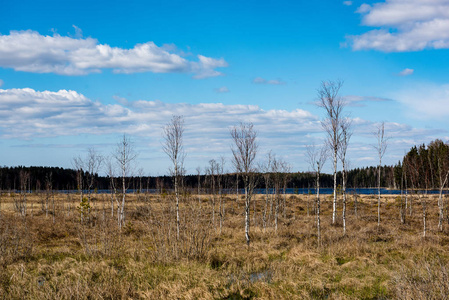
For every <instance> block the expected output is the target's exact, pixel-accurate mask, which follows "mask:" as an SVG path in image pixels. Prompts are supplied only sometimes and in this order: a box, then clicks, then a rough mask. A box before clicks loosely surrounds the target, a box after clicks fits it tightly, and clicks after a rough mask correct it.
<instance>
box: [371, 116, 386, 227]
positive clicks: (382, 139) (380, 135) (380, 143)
mask: <svg viewBox="0 0 449 300" xmlns="http://www.w3.org/2000/svg"><path fill="white" fill-rule="evenodd" d="M374 134H375V136H376V138H377V144H376V145H375V146H374V148H375V149H376V151H377V155H378V157H379V165H378V167H377V169H378V171H377V194H378V198H377V226H380V177H381V174H380V171H381V167H382V158H383V157H384V155H385V152H386V151H387V141H388V138H387V137H386V136H385V122H382V123H380V124H379V125H378V126H377V130H376V132H375V133H374Z"/></svg>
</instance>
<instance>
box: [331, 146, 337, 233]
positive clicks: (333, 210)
mask: <svg viewBox="0 0 449 300" xmlns="http://www.w3.org/2000/svg"><path fill="white" fill-rule="evenodd" d="M337 149H338V148H337V147H335V148H334V200H333V203H332V224H335V222H336V220H337Z"/></svg>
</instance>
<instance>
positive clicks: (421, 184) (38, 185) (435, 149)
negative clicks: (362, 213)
mask: <svg viewBox="0 0 449 300" xmlns="http://www.w3.org/2000/svg"><path fill="white" fill-rule="evenodd" d="M447 170H449V145H448V144H446V143H443V142H442V141H441V140H435V141H432V142H430V143H429V144H428V145H427V146H426V145H424V144H422V145H420V146H414V147H412V148H411V149H410V151H409V152H408V153H407V154H406V155H405V156H404V158H403V160H402V161H399V162H398V163H397V164H396V165H394V166H382V167H381V186H382V187H385V188H391V189H401V188H404V186H407V187H408V188H419V189H438V188H440V187H441V185H442V184H443V181H442V180H443V179H444V178H442V176H443V175H444V174H446V172H447ZM448 174H449V173H448ZM77 175H78V173H77V171H76V170H73V169H64V168H58V167H24V166H17V167H1V168H0V189H1V190H22V189H25V190H27V191H36V190H46V189H49V188H50V189H52V190H59V191H61V190H70V191H73V190H77V189H78V182H79V180H77V178H79V177H77ZM87 175H88V174H87V173H86V172H82V176H81V177H82V178H84V180H87V177H88V176H87ZM272 175H273V174H272ZM283 175H287V177H286V178H287V181H286V182H287V185H286V187H287V188H305V189H307V188H311V189H313V188H314V187H315V178H316V176H315V173H313V172H297V173H288V174H285V173H283ZM214 176H218V175H217V174H215V175H214ZM221 176H223V177H222V182H223V185H224V188H225V189H235V188H236V187H237V186H238V187H239V188H243V182H242V180H241V178H238V182H237V175H236V174H232V173H231V174H223V175H221ZM127 179H128V180H127V182H129V184H128V189H130V190H133V191H137V190H147V189H158V190H161V191H162V190H164V189H172V188H173V182H172V177H171V176H158V177H154V176H141V177H138V176H135V177H129V178H127ZM377 180H378V167H374V166H371V167H364V168H355V169H352V170H349V171H347V187H348V188H372V187H377V184H378V183H377ZM407 180H408V181H407ZM337 181H338V183H339V184H341V182H342V174H341V172H338V173H337ZM212 182H213V181H212V180H211V176H210V175H185V176H182V180H181V183H182V185H183V187H184V188H185V189H197V188H198V185H199V186H200V187H201V189H202V190H203V191H204V192H207V190H208V189H209V188H212ZM25 186H26V188H24V187H25ZM83 186H84V187H85V186H86V184H83ZM320 186H321V187H323V188H331V187H333V178H332V175H331V174H321V176H320ZM443 186H444V184H443ZM21 187H22V188H21ZM110 188H111V180H110V178H109V177H108V176H98V175H97V174H96V175H95V176H94V184H93V187H92V190H95V189H96V190H108V189H110ZM256 188H265V183H264V178H263V174H262V173H257V174H256Z"/></svg>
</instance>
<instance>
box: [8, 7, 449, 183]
mask: <svg viewBox="0 0 449 300" xmlns="http://www.w3.org/2000/svg"><path fill="white" fill-rule="evenodd" d="M0 7H1V9H0V115H1V117H0V149H1V156H0V165H5V166H17V165H25V166H30V165H33V166H59V167H66V168H71V167H73V163H72V162H73V158H74V157H78V156H81V157H85V155H86V154H87V150H88V149H89V148H94V149H95V150H96V151H97V152H99V153H101V154H103V155H104V156H105V157H110V156H111V154H112V153H113V152H114V151H115V149H116V147H117V143H118V142H119V141H120V139H121V138H122V136H123V134H126V135H127V136H128V137H129V138H130V140H131V141H132V145H133V147H134V149H135V151H136V152H137V153H138V157H137V159H136V161H135V165H134V168H135V169H143V172H144V173H145V174H147V175H166V174H168V172H169V171H168V170H169V167H170V161H169V159H168V157H167V155H166V154H165V153H164V152H163V147H162V143H163V141H164V139H163V127H164V126H165V125H166V124H167V123H168V122H170V119H171V118H172V116H173V115H182V116H183V118H184V136H183V143H184V149H185V152H186V158H185V168H186V171H187V173H195V172H196V171H195V170H196V168H197V167H200V168H201V170H204V169H205V167H207V166H208V165H209V161H210V160H211V159H215V160H217V161H218V160H219V159H220V157H225V158H226V159H227V163H226V169H227V170H228V171H233V166H232V162H231V145H232V140H231V136H230V129H231V128H232V127H233V126H237V125H238V124H239V123H240V122H252V123H253V124H254V128H255V130H256V131H257V134H258V137H257V141H258V144H259V147H258V154H257V160H258V161H259V162H263V161H264V160H265V158H266V155H267V153H268V152H269V151H271V152H272V153H274V154H275V155H276V156H277V157H278V158H280V159H283V160H285V161H287V162H288V163H289V164H290V165H291V167H292V170H293V171H308V170H310V166H309V163H308V161H307V151H306V149H307V146H308V145H313V144H314V145H316V146H317V147H320V146H321V145H323V143H324V140H325V134H324V133H323V129H322V126H321V121H323V120H324V118H325V114H324V111H323V109H322V108H320V107H318V106H317V105H316V102H317V100H318V99H317V91H318V89H319V88H320V86H321V84H322V82H323V81H337V80H341V81H342V82H343V86H342V88H341V90H340V96H341V97H342V99H343V100H344V101H345V103H346V105H345V108H344V113H345V116H347V117H348V118H350V119H351V120H352V131H353V134H352V137H351V140H350V143H349V149H348V155H347V157H348V160H349V166H350V167H363V166H371V165H377V163H378V158H377V152H376V150H375V148H374V147H373V145H375V144H376V136H375V135H374V132H375V131H376V130H377V128H378V126H379V124H380V123H381V122H385V132H386V136H387V137H388V148H387V151H386V154H385V156H384V158H383V163H385V164H395V163H397V162H398V161H399V160H400V159H401V158H402V156H403V155H404V153H406V152H407V151H408V150H409V149H410V147H412V146H413V145H415V144H422V143H425V144H428V143H429V142H430V141H432V140H434V139H436V138H439V139H442V140H443V141H447V140H449V133H448V125H449V119H448V118H447V116H448V115H449V105H448V104H449V77H448V76H447V74H448V70H449V59H448V58H447V57H448V54H449V0H388V1H355V0H354V1H337V0H332V1H326V0H323V1H299V0H298V1H283V0H277V1H263V0H259V1H233V0H227V1H169V0H167V1H151V0H150V1H133V0H130V1H126V2H123V1H114V0H109V1H84V0H77V1H71V0H67V1H50V0H48V1H12V0H0ZM330 169H331V164H330V161H328V163H327V166H326V168H325V169H324V170H325V171H328V172H330Z"/></svg>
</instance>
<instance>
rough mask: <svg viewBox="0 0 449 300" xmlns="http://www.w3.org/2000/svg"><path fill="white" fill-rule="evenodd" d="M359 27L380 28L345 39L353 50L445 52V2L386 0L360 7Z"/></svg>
mask: <svg viewBox="0 0 449 300" xmlns="http://www.w3.org/2000/svg"><path fill="white" fill-rule="evenodd" d="M357 12H358V13H360V14H363V15H364V16H363V20H362V23H363V25H366V26H371V27H380V28H378V29H373V30H370V31H368V32H366V33H364V34H362V35H356V36H349V37H348V39H349V40H351V42H352V48H353V49H354V50H370V49H373V50H379V51H383V52H405V51H419V50H423V49H442V48H445V49H447V48H449V0H427V1H422V0H387V1H386V2H380V3H375V4H373V5H368V4H363V5H361V6H360V7H359V8H358V10H357Z"/></svg>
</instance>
